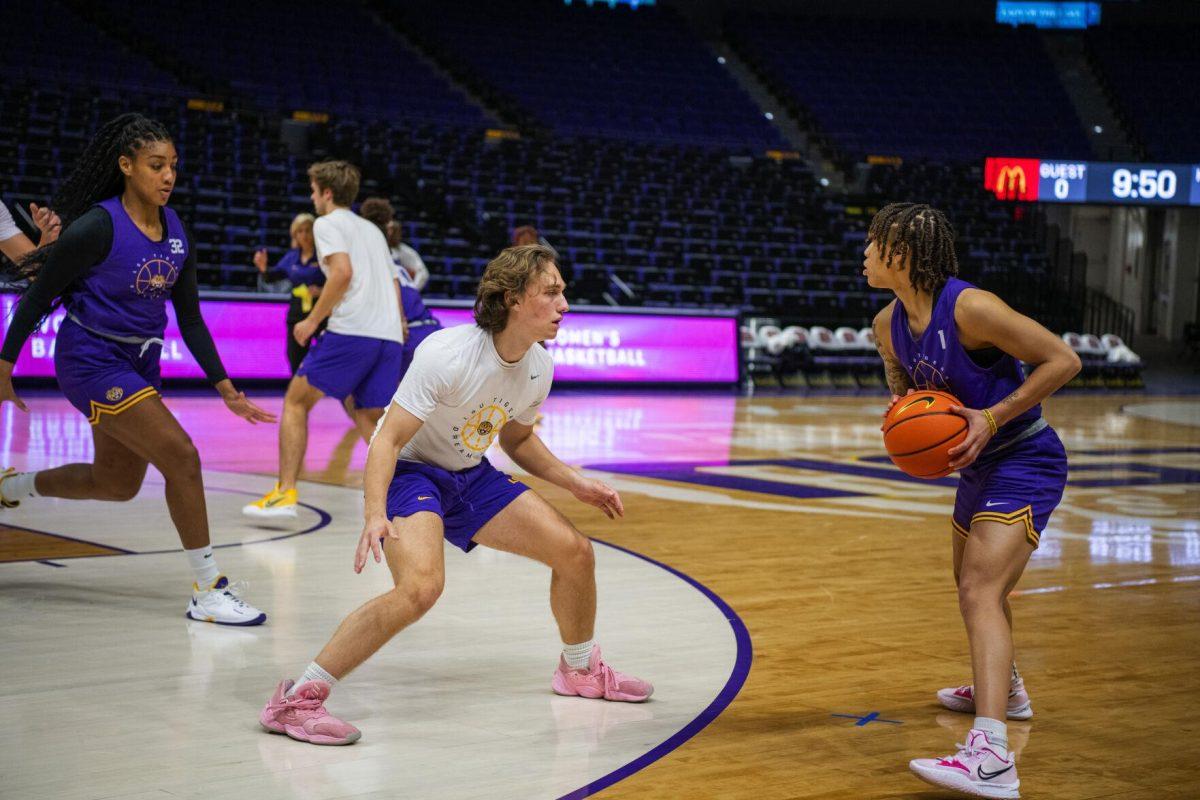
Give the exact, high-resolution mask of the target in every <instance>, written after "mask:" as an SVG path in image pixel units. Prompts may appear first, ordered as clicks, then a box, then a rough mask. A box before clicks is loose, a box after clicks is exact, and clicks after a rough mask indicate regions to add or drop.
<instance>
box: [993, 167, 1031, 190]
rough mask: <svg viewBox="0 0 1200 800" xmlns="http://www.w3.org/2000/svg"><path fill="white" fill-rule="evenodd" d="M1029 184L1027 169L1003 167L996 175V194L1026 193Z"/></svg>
mask: <svg viewBox="0 0 1200 800" xmlns="http://www.w3.org/2000/svg"><path fill="white" fill-rule="evenodd" d="M1028 185H1029V184H1028V183H1027V182H1026V181H1025V170H1023V169H1021V168H1020V167H1013V166H1008V167H1001V168H1000V174H998V175H997V176H996V194H1006V195H1010V196H1011V195H1013V194H1014V193H1016V194H1018V195H1022V194H1025V189H1026V187H1027V186H1028Z"/></svg>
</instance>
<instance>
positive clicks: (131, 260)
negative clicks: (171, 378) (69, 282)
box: [64, 197, 188, 339]
mask: <svg viewBox="0 0 1200 800" xmlns="http://www.w3.org/2000/svg"><path fill="white" fill-rule="evenodd" d="M99 205H100V207H101V208H103V209H104V210H105V211H107V212H108V215H109V216H110V217H111V218H112V230H113V235H112V247H111V249H110V250H109V251H108V255H107V256H106V257H105V259H104V260H103V261H101V262H100V263H99V264H97V265H96V266H95V267H93V268H92V269H91V270H89V271H88V273H87V274H86V275H85V276H84V277H83V278H81V279H80V280H79V283H78V285H77V287H76V288H75V289H74V290H72V292H71V293H70V295H69V296H68V297H67V298H66V299H65V301H64V304H65V305H66V307H67V312H68V313H69V314H70V315H71V316H73V317H74V318H75V319H76V320H77V321H78V322H79V323H80V324H81V325H83V326H84V327H85V328H90V329H91V330H93V331H96V332H98V333H107V334H110V335H114V336H128V337H138V338H144V339H149V338H154V337H161V336H162V335H163V331H164V330H165V329H166V327H167V308H166V301H167V298H169V297H170V296H171V287H173V286H174V285H175V281H176V280H178V279H179V275H180V272H182V270H183V266H184V263H185V262H186V261H187V257H188V240H187V234H186V233H185V232H184V229H183V223H181V222H180V221H179V217H178V216H176V214H175V212H174V211H172V210H171V209H169V208H164V209H163V211H164V212H165V216H166V223H167V224H166V231H165V233H166V236H164V237H163V240H162V241H160V242H156V241H153V240H152V239H151V238H150V237H148V236H147V235H146V234H144V233H142V231H141V229H140V228H138V226H137V225H135V224H134V222H133V220H131V219H130V218H129V214H127V213H126V212H125V208H124V206H122V205H121V198H120V197H112V198H109V199H108V200H105V201H103V202H102V203H100V204H99Z"/></svg>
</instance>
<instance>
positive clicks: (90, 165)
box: [17, 114, 171, 279]
mask: <svg viewBox="0 0 1200 800" xmlns="http://www.w3.org/2000/svg"><path fill="white" fill-rule="evenodd" d="M169 141H171V134H169V133H167V129H166V128H164V127H163V126H162V125H161V124H160V123H158V122H156V121H155V120H152V119H150V118H148V117H144V116H142V115H141V114H122V115H121V116H119V117H116V118H115V119H111V120H109V121H108V122H106V123H104V124H103V125H102V126H100V130H98V131H96V135H95V136H93V137H92V140H91V141H90V142H88V145H87V147H86V148H84V151H83V155H81V156H80V157H79V160H78V161H76V162H75V167H74V169H72V170H71V174H70V175H68V176H67V179H66V180H65V181H63V184H62V186H60V187H59V189H58V192H57V193H56V194H55V195H54V198H53V200H52V201H51V204H50V207H51V208H53V209H54V211H55V213H57V214H58V216H59V218H60V219H61V220H62V229H63V230H64V231H65V230H66V229H67V227H68V226H70V224H71V223H72V222H74V221H75V220H77V219H79V217H81V216H83V214H84V213H86V212H87V210H88V209H89V208H91V207H92V206H94V205H95V204H96V203H99V202H100V201H101V200H107V199H108V198H110V197H113V196H114V195H118V194H121V192H123V191H124V189H125V175H124V174H123V173H122V172H121V168H120V167H119V166H118V164H117V160H118V159H119V158H120V157H121V156H128V157H129V158H133V157H134V156H135V155H136V154H137V152H138V151H139V150H141V149H142V148H143V147H145V146H146V145H147V144H149V143H150V142H169ZM53 249H54V243H51V244H48V245H45V246H43V247H39V248H38V249H37V250H34V251H33V252H32V253H30V254H29V255H27V256H26V257H25V258H24V259H22V260H21V262H20V264H18V267H17V277H19V278H25V279H33V278H36V277H37V274H38V272H39V271H40V270H41V268H42V267H43V266H44V265H45V263H46V259H47V258H48V257H49V255H50V252H51V251H52V250H53Z"/></svg>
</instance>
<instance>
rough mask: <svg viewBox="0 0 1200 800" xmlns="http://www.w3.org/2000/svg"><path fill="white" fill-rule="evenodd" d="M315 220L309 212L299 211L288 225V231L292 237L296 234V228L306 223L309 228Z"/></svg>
mask: <svg viewBox="0 0 1200 800" xmlns="http://www.w3.org/2000/svg"><path fill="white" fill-rule="evenodd" d="M316 221H317V218H316V217H314V216H313V215H312V214H309V213H308V212H307V211H304V212H302V213H299V214H297V215H296V218H295V219H293V220H292V224H291V225H290V226H289V227H288V233H290V234H291V235H292V236H293V237H294V236H295V235H296V230H297V229H298V228H300V227H302V226H304V225H307V226H308V227H310V228H311V227H312V225H313V223H314V222H316Z"/></svg>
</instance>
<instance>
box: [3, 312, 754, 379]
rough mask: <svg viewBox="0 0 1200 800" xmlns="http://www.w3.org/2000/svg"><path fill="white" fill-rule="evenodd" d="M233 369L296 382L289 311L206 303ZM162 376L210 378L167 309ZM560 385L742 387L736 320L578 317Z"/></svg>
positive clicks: (558, 365) (58, 320) (450, 318)
mask: <svg viewBox="0 0 1200 800" xmlns="http://www.w3.org/2000/svg"><path fill="white" fill-rule="evenodd" d="M16 303H17V295H15V294H2V295H0V311H2V312H3V317H2V319H0V335H3V334H4V333H7V331H8V321H9V319H11V317H12V312H13V309H14V308H15V307H16ZM201 309H202V312H203V314H204V320H205V322H207V323H208V328H209V330H210V331H212V335H213V340H214V341H215V342H216V344H217V350H218V351H219V352H220V353H221V360H222V361H223V362H224V364H225V369H226V370H227V371H228V372H229V376H230V377H231V378H233V379H235V380H236V379H238V378H259V379H261V378H278V379H285V380H286V379H287V378H289V377H290V376H291V373H290V372H289V370H288V364H287V354H286V341H285V338H284V337H285V336H286V335H287V327H286V324H285V317H286V315H287V303H285V302H279V301H263V300H258V301H255V300H245V301H241V300H201ZM431 310H432V311H433V313H434V315H435V316H436V317H437V318H438V319H440V320H441V321H442V324H443V325H444V326H446V327H452V326H455V325H463V324H468V323H471V322H472V318H471V311H470V309H466V308H436V307H433V306H431ZM65 316H66V312H64V311H63V310H62V309H58V310H57V311H55V312H54V314H52V315H51V316H50V317H48V318H47V319H46V320H45V321H44V322H43V323H42V325H41V327H39V328H38V329H37V330H35V331H34V332H33V335H31V336H30V337H29V341H28V342H26V344H25V348H24V349H23V350H22V351H21V357H20V358H19V359H18V360H17V365H16V369H15V370H14V374H15V375H16V376H17V377H53V376H54V346H55V336H56V334H57V332H58V329H59V326H60V325H62V321H63V319H64V317H65ZM167 316H168V322H167V332H166V336H165V337H164V338H165V339H166V344H165V345H164V346H163V349H162V374H163V377H164V378H203V377H204V373H203V372H202V371H201V369H200V366H199V365H198V364H197V363H196V361H195V359H193V358H192V355H191V353H189V352H188V349H187V347H186V346H185V345H184V343H183V339H182V338H181V337H180V335H179V328H178V327H177V326H176V324H175V314H174V309H172V307H171V305H170V304H169V303H168V304H167ZM546 346H547V349H548V350H549V351H550V355H551V356H552V357H553V358H554V377H555V380H556V381H563V382H572V383H576V382H577V383H734V382H736V381H737V379H738V325H737V320H736V319H735V318H733V317H688V316H675V315H656V314H619V313H593V312H589V311H572V312H571V313H569V314H567V316H566V319H565V320H564V321H563V325H562V328H561V329H560V330H559V333H558V337H557V339H556V340H555V341H550V342H547V343H546Z"/></svg>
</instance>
